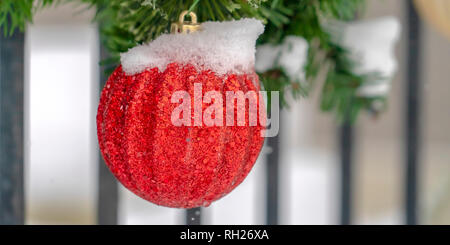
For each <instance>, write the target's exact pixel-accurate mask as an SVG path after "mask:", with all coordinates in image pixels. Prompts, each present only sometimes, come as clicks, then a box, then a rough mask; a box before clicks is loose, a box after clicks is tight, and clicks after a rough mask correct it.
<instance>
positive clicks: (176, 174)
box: [97, 63, 265, 208]
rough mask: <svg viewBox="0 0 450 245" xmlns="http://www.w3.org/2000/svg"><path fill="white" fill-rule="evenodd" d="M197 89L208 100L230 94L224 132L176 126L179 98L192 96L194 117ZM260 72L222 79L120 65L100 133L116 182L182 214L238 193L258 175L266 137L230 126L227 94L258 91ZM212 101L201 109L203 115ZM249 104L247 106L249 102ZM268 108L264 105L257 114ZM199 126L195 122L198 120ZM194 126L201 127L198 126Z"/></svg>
mask: <svg viewBox="0 0 450 245" xmlns="http://www.w3.org/2000/svg"><path fill="white" fill-rule="evenodd" d="M194 83H201V84H202V87H203V90H202V93H203V95H205V93H206V92H208V91H212V90H215V91H219V92H220V93H221V94H222V96H223V102H224V103H223V113H224V114H223V118H224V126H205V125H203V126H175V125H173V124H172V122H171V114H172V112H173V110H174V109H175V108H176V107H177V106H179V104H178V103H171V97H172V95H173V93H174V92H176V91H179V90H183V91H187V92H188V93H189V94H190V96H191V98H192V103H191V109H192V114H191V115H192V118H194V103H195V102H194ZM257 84H258V77H257V75H256V74H247V75H235V74H229V75H226V76H222V77H219V76H217V75H215V74H214V72H211V71H197V70H196V69H195V68H194V67H193V66H190V65H184V66H183V65H179V64H176V63H172V64H169V65H168V66H167V68H166V69H165V71H164V72H159V71H158V69H157V68H153V69H149V70H146V71H144V72H141V73H139V74H136V75H132V76H128V75H126V74H124V72H123V71H122V68H121V67H118V68H117V69H116V70H115V71H114V73H113V74H112V75H111V77H110V78H109V79H108V82H107V83H106V85H105V88H104V89H103V91H102V94H101V98H100V104H99V107H98V113H97V133H98V140H99V145H100V149H101V152H102V154H103V158H104V159H105V162H106V164H107V165H108V167H109V168H110V170H111V172H112V173H113V174H114V175H115V176H116V178H117V179H118V180H119V181H120V182H121V183H122V184H123V185H124V186H125V187H126V188H128V189H129V190H131V191H132V192H134V193H135V194H136V195H138V196H140V197H142V198H144V199H146V200H148V201H150V202H153V203H155V204H158V205H162V206H167V207H176V208H193V207H199V206H208V205H210V204H211V202H213V201H215V200H217V199H219V198H221V197H223V196H224V195H226V194H227V193H229V192H231V191H232V190H233V189H234V188H236V187H237V186H238V185H239V184H240V183H241V182H242V181H243V180H244V179H245V177H246V176H247V175H248V173H249V172H250V170H251V169H252V167H253V165H254V163H255V161H256V159H257V157H258V155H259V152H260V151H261V148H262V145H263V142H264V138H263V137H261V130H263V129H264V128H263V127H262V126H260V124H259V123H258V126H249V118H248V114H249V109H248V106H246V113H245V115H246V118H245V126H237V125H238V124H237V109H236V108H235V112H234V120H235V124H234V126H226V124H225V122H226V120H225V119H226V102H225V100H226V95H225V92H226V91H243V92H244V93H245V92H247V91H255V92H258V91H259V85H257ZM211 104H212V103H209V104H206V103H203V104H202V111H204V110H205V109H206V108H208V106H210V105H211ZM247 104H248V103H247ZM260 106H261V107H263V108H262V109H263V111H264V110H265V109H264V105H263V104H259V103H258V108H259V107H260ZM192 121H194V120H192ZM192 125H194V124H192Z"/></svg>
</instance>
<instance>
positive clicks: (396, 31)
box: [324, 17, 401, 97]
mask: <svg viewBox="0 0 450 245" xmlns="http://www.w3.org/2000/svg"><path fill="white" fill-rule="evenodd" d="M324 26H325V28H326V29H327V30H328V31H329V32H330V34H331V37H332V40H333V41H334V42H335V43H338V44H340V45H342V47H344V48H346V49H347V50H348V51H349V57H350V59H351V60H352V61H354V63H355V65H356V66H355V68H354V71H353V72H355V74H358V75H367V74H371V75H372V76H371V78H370V79H369V80H368V81H367V82H366V83H365V84H364V85H363V86H361V87H360V88H359V90H358V95H359V96H362V97H380V96H381V97H382V96H386V95H387V94H388V93H389V90H390V87H391V80H392V77H393V76H394V74H395V71H396V70H397V60H396V58H395V53H394V48H395V44H396V43H397V42H398V40H399V39H400V29H401V25H400V22H399V21H398V20H397V19H396V18H395V17H381V18H377V19H373V20H364V21H354V22H348V23H346V22H338V21H328V22H326V23H325V24H324Z"/></svg>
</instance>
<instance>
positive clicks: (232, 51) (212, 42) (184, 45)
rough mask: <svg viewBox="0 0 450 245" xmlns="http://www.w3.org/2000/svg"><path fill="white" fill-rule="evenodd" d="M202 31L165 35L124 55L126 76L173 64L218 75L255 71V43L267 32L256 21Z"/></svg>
mask: <svg viewBox="0 0 450 245" xmlns="http://www.w3.org/2000/svg"><path fill="white" fill-rule="evenodd" d="M201 26H202V30H201V31H197V32H194V33H190V34H183V33H176V34H163V35H161V36H159V37H158V38H156V39H155V40H153V41H152V42H150V43H148V44H143V45H139V46H137V47H134V48H132V49H130V50H128V52H126V53H122V54H121V59H120V61H121V64H122V68H123V70H124V72H125V73H126V74H127V75H134V74H137V73H140V72H142V71H144V70H145V69H149V68H153V67H158V68H159V70H160V71H164V70H165V69H166V66H167V65H168V64H170V63H173V62H176V63H179V64H192V65H194V67H196V68H197V70H211V71H213V72H215V73H216V74H218V75H224V74H227V73H235V74H242V73H249V72H253V71H254V65H255V43H256V39H258V36H259V35H261V34H262V33H263V32H264V25H263V24H262V23H261V21H259V20H256V19H241V20H233V21H225V22H204V23H202V24H201Z"/></svg>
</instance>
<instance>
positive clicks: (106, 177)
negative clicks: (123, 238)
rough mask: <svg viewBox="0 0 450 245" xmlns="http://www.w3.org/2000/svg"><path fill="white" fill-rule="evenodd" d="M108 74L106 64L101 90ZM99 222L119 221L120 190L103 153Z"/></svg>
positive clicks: (103, 53) (102, 52)
mask: <svg viewBox="0 0 450 245" xmlns="http://www.w3.org/2000/svg"><path fill="white" fill-rule="evenodd" d="M107 56H108V55H107V51H106V50H105V47H104V46H103V45H102V44H100V59H101V60H104V59H106V58H107ZM107 79H108V78H107V76H106V74H105V69H104V66H101V68H100V91H101V90H102V89H103V87H104V86H105V83H106V80H107ZM98 174H99V175H98V201H97V223H98V224H99V225H115V224H117V223H118V203H119V190H118V183H117V180H116V179H115V178H114V176H113V175H112V173H111V171H109V169H108V167H107V166H106V164H105V162H104V160H103V157H102V155H101V154H100V156H99V173H98Z"/></svg>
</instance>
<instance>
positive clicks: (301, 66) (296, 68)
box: [255, 36, 308, 81]
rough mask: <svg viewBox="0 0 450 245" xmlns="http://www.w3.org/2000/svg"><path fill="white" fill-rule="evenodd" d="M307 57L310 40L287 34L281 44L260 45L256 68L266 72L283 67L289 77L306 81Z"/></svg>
mask: <svg viewBox="0 0 450 245" xmlns="http://www.w3.org/2000/svg"><path fill="white" fill-rule="evenodd" d="M307 58H308V42H307V41H306V40H305V39H304V38H301V37H296V36H287V37H286V38H285V39H284V40H283V43H282V44H280V45H272V44H264V45H260V46H258V48H257V51H256V65H255V69H256V71H258V72H266V71H268V70H270V69H274V68H281V69H283V71H284V72H286V75H287V76H288V77H289V79H291V80H293V81H304V80H305V65H306V61H307Z"/></svg>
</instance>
